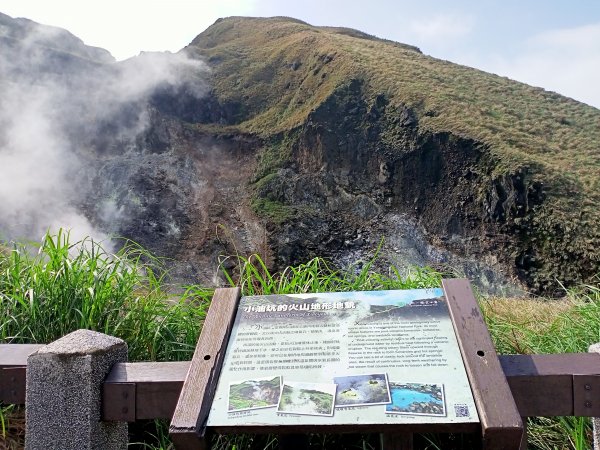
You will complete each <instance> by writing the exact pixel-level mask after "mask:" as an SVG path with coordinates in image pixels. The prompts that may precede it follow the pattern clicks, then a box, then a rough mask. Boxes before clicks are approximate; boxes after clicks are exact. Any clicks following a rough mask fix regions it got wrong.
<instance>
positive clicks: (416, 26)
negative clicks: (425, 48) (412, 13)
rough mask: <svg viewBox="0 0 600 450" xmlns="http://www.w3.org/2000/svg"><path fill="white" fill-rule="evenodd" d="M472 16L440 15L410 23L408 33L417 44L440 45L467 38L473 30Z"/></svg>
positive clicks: (414, 20)
mask: <svg viewBox="0 0 600 450" xmlns="http://www.w3.org/2000/svg"><path fill="white" fill-rule="evenodd" d="M473 25H474V20H473V17H472V16H467V15H458V14H438V15H434V16H432V17H426V18H422V19H413V20H411V21H409V23H408V31H409V32H410V33H411V34H412V35H413V36H414V39H415V41H414V42H416V43H432V44H436V45H440V44H441V43H448V41H449V40H456V39H460V38H463V37H465V36H467V35H468V34H469V33H471V31H472V30H473Z"/></svg>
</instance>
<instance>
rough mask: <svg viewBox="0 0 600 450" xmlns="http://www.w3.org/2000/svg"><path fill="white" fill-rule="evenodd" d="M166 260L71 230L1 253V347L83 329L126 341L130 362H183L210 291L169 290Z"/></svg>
mask: <svg viewBox="0 0 600 450" xmlns="http://www.w3.org/2000/svg"><path fill="white" fill-rule="evenodd" d="M165 275H166V272H165V270H164V267H163V265H162V263H161V261H160V260H158V259H156V258H154V257H153V256H152V255H151V254H149V253H148V252H147V251H145V250H144V249H142V248H141V247H139V246H138V245H136V244H134V243H132V242H126V243H125V245H124V246H123V248H122V249H121V250H119V251H118V252H116V253H114V254H111V253H109V252H107V251H105V250H104V248H103V247H102V245H101V244H100V243H98V242H95V241H93V240H91V239H84V240H83V241H80V242H73V243H72V242H70V236H69V233H68V232H65V231H59V233H58V234H56V235H49V234H48V235H46V236H45V237H44V238H43V240H42V242H41V243H39V244H33V243H30V244H18V243H15V244H12V248H4V250H3V251H2V252H1V253H0V342H3V343H28V342H36V343H47V342H51V341H53V340H55V339H58V338H60V337H61V336H64V335H65V334H67V333H69V332H71V331H74V330H77V329H80V328H85V329H89V330H95V331H99V332H103V333H106V334H111V335H113V336H117V337H120V338H122V339H124V340H125V341H126V342H127V344H128V346H129V359H130V360H133V361H138V360H159V361H168V360H181V359H187V358H189V357H190V355H191V354H192V352H193V349H194V346H195V343H196V340H197V337H198V334H199V330H200V326H201V323H202V320H203V319H204V316H205V313H206V310H207V307H208V304H209V301H210V296H211V291H210V290H207V289H201V288H190V289H188V290H186V291H184V292H183V294H181V295H179V296H176V297H174V296H172V295H171V294H169V293H168V291H167V290H166V289H165Z"/></svg>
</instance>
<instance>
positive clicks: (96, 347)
mask: <svg viewBox="0 0 600 450" xmlns="http://www.w3.org/2000/svg"><path fill="white" fill-rule="evenodd" d="M124 361H127V344H126V343H125V342H124V341H122V340H121V339H117V338H115V337H112V336H107V335H105V334H102V333H97V332H95V331H89V330H77V331H74V332H73V333H70V334H68V335H66V336H64V337H62V338H61V339H58V340H57V341H54V342H52V343H50V344H48V345H46V346H44V347H42V348H40V349H39V350H38V351H37V352H35V353H32V354H31V355H29V358H28V359H27V390H26V408H25V413H26V418H27V422H26V434H25V449H26V450H49V449H60V450H117V449H118V450H121V449H122V450H125V449H126V448H127V423H124V422H101V421H100V414H101V411H102V408H101V406H102V405H101V392H102V382H103V381H104V379H105V378H106V376H107V375H108V373H109V371H110V369H111V367H112V365H113V364H114V363H116V362H124Z"/></svg>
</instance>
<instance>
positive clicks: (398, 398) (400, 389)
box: [385, 383, 446, 416]
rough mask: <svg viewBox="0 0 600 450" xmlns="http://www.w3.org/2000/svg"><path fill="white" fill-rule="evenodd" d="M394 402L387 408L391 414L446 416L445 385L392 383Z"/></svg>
mask: <svg viewBox="0 0 600 450" xmlns="http://www.w3.org/2000/svg"><path fill="white" fill-rule="evenodd" d="M390 389H391V391H392V402H391V403H390V404H389V405H387V406H386V407H385V410H386V412H388V413H391V414H409V415H423V416H445V415H446V407H445V402H444V385H443V384H424V383H390Z"/></svg>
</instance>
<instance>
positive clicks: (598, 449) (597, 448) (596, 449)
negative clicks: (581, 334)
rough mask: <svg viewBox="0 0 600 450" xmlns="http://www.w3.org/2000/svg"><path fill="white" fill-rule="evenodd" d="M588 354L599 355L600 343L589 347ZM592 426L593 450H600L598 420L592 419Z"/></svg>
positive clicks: (599, 419)
mask: <svg viewBox="0 0 600 450" xmlns="http://www.w3.org/2000/svg"><path fill="white" fill-rule="evenodd" d="M588 351H589V352H590V353H600V343H599V344H593V345H590V348H589V349H588ZM592 424H593V426H594V431H593V436H594V450H600V418H598V417H594V418H593V419H592Z"/></svg>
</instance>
